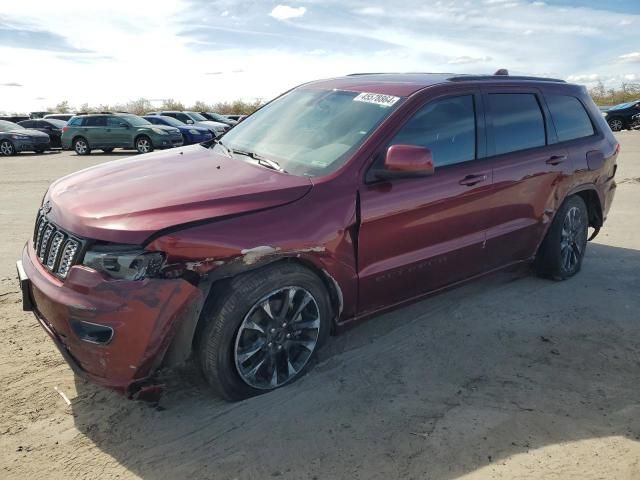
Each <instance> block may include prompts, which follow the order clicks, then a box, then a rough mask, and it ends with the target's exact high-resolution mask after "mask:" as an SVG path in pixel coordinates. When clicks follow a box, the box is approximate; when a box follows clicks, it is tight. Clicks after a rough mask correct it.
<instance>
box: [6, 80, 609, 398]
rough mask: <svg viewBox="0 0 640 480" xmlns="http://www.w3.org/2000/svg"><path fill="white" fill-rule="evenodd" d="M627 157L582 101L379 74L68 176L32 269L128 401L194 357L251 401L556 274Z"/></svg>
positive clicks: (216, 381)
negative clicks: (487, 284) (425, 316)
mask: <svg viewBox="0 0 640 480" xmlns="http://www.w3.org/2000/svg"><path fill="white" fill-rule="evenodd" d="M618 151H619V146H618V143H617V142H616V140H615V138H614V136H613V135H612V133H611V131H610V129H609V127H608V126H607V124H606V122H605V121H604V119H603V118H602V115H601V114H600V112H599V110H598V109H597V108H596V106H595V105H594V104H593V102H592V101H591V99H590V98H589V96H588V95H587V92H586V91H585V89H584V88H583V87H580V86H575V85H569V84H566V83H564V82H563V81H559V80H554V79H537V78H528V77H509V76H464V75H441V74H402V75H400V74H366V75H352V76H347V77H344V78H336V79H331V80H323V81H318V82H312V83H308V84H305V85H302V86H300V87H298V88H295V89H293V90H291V91H289V92H287V93H285V94H283V95H282V96H280V97H278V98H277V99H275V100H274V101H272V102H271V103H269V104H268V105H266V106H265V107H263V108H262V109H260V110H259V111H257V112H256V113H254V114H253V115H251V116H250V117H248V118H247V119H246V120H244V121H243V122H242V123H240V124H238V125H237V126H236V127H234V128H233V129H232V130H231V131H229V132H228V133H227V134H226V135H224V136H223V137H222V138H221V139H219V140H217V141H213V142H212V143H210V144H203V145H193V146H190V147H185V148H180V149H174V150H170V151H166V152H157V153H151V154H148V155H143V156H139V157H136V158H129V159H124V160H119V161H114V162H111V163H108V164H104V165H100V166H97V167H93V168H89V169H87V170H83V171H81V172H78V173H75V174H72V175H70V176H67V177H65V178H62V179H60V180H58V181H56V182H54V183H53V184H52V185H51V187H50V188H49V191H48V192H47V194H46V196H45V198H44V200H43V205H42V207H41V208H40V210H39V212H38V216H37V220H36V224H35V230H34V234H33V239H32V240H31V241H29V242H28V244H27V245H26V246H25V248H24V251H23V253H22V260H21V262H18V270H19V275H20V279H21V286H22V290H23V302H24V308H25V309H26V310H33V312H34V313H35V315H36V317H37V318H38V320H39V321H40V323H41V324H42V326H43V327H44V329H45V330H46V331H47V333H49V335H50V336H51V337H52V338H53V340H54V341H55V343H56V345H57V346H58V347H59V349H60V351H61V352H62V354H63V355H64V356H65V358H66V359H67V360H68V362H69V363H70V364H71V366H72V367H73V368H74V370H75V371H76V372H77V373H78V374H81V375H83V376H85V377H88V378H89V379H90V380H91V381H93V382H96V383H99V384H102V385H105V386H108V387H112V388H115V389H118V390H121V391H125V392H127V393H129V394H130V395H133V394H135V393H136V392H138V391H140V389H141V388H146V385H148V383H147V382H149V380H150V376H151V375H152V374H153V372H154V371H155V370H156V369H157V368H158V367H160V366H163V365H173V364H176V363H179V362H182V361H184V360H185V359H187V357H189V356H190V355H191V354H192V353H193V355H194V357H195V358H196V359H197V361H198V362H199V364H200V365H201V367H202V370H203V372H204V374H205V377H206V378H207V380H208V381H209V382H210V383H211V385H212V387H213V388H214V389H215V390H216V391H217V392H218V393H219V394H221V395H222V396H224V397H225V398H227V399H234V400H235V399H240V398H245V397H247V396H250V395H255V394H257V393H260V392H264V391H267V390H271V389H274V388H277V387H280V386H282V385H284V384H286V383H288V382H290V381H292V380H294V379H295V378H298V377H300V375H302V373H303V372H304V370H305V368H306V367H308V366H309V364H310V361H311V359H312V357H313V355H314V354H315V352H316V351H317V350H318V348H319V347H320V346H321V344H322V343H323V342H324V341H325V340H326V339H327V337H328V335H329V334H330V333H331V332H337V331H340V330H341V329H342V328H344V327H345V326H347V325H351V324H354V323H356V322H358V321H360V320H363V319H365V318H367V317H369V316H371V315H374V314H377V313H380V312H382V311H385V310H387V309H389V308H393V307H397V306H399V305H402V304H404V303H406V302H409V301H413V300H416V299H418V298H421V297H423V296H425V295H427V294H430V293H433V292H436V291H439V290H442V289H444V288H445V287H450V286H452V285H455V284H458V283H460V282H463V281H466V280H469V279H472V278H475V277H478V276H480V275H483V274H485V273H488V272H492V271H495V270H498V269H501V268H504V267H506V266H509V265H513V264H516V263H518V262H532V264H533V266H534V268H535V270H536V272H538V273H539V274H541V275H544V276H547V277H549V278H553V279H556V280H562V279H566V278H569V277H571V276H573V275H574V274H576V273H577V272H578V271H579V270H580V266H581V262H582V259H583V256H584V252H585V247H586V243H587V229H588V227H589V226H590V227H593V228H594V229H595V233H597V230H598V229H600V227H601V226H602V224H603V222H604V220H605V217H606V215H607V212H608V210H609V208H610V206H611V202H612V199H613V196H614V192H615V188H616V184H615V181H614V175H615V171H616V158H617V155H618Z"/></svg>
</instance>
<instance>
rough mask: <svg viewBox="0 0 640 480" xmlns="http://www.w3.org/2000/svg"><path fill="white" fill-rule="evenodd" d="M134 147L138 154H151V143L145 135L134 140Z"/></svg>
mask: <svg viewBox="0 0 640 480" xmlns="http://www.w3.org/2000/svg"><path fill="white" fill-rule="evenodd" d="M135 147H136V150H137V151H138V153H150V152H153V142H152V141H151V139H150V138H149V137H147V136H146V135H140V136H139V137H137V138H136V142H135Z"/></svg>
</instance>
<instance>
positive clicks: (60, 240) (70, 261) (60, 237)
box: [33, 210, 82, 278]
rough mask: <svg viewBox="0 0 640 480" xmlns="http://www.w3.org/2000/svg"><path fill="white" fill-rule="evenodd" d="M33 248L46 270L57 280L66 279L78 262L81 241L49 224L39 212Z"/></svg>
mask: <svg viewBox="0 0 640 480" xmlns="http://www.w3.org/2000/svg"><path fill="white" fill-rule="evenodd" d="M33 248H34V250H35V252H36V255H37V256H38V260H40V263H42V265H44V266H45V267H46V268H47V270H49V271H51V272H52V273H53V274H54V275H55V276H57V277H59V278H66V277H67V275H68V273H69V270H71V267H72V266H73V265H75V264H76V263H77V261H78V257H79V254H80V251H81V250H82V241H81V240H80V239H78V238H75V237H73V236H72V235H70V234H69V233H67V232H65V231H64V230H62V229H61V228H59V227H57V226H56V225H54V224H53V223H51V222H50V221H49V220H48V219H47V217H46V216H45V215H44V213H43V212H42V210H40V211H39V212H38V218H37V220H36V227H35V231H34V234H33Z"/></svg>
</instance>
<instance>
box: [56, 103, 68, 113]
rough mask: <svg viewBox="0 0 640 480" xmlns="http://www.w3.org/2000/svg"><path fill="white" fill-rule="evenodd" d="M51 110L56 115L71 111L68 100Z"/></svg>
mask: <svg viewBox="0 0 640 480" xmlns="http://www.w3.org/2000/svg"><path fill="white" fill-rule="evenodd" d="M53 110H54V111H56V112H58V113H69V112H70V111H71V107H70V106H69V101H68V100H63V101H61V102H60V103H58V104H57V105H56V106H55V107H53Z"/></svg>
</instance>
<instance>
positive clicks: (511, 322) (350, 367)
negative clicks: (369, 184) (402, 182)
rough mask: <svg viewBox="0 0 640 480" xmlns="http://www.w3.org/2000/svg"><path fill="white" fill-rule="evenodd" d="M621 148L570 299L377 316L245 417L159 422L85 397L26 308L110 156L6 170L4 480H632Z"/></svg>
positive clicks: (635, 171) (232, 409)
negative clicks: (49, 256)
mask: <svg viewBox="0 0 640 480" xmlns="http://www.w3.org/2000/svg"><path fill="white" fill-rule="evenodd" d="M618 137H619V139H620V142H621V144H622V155H621V158H620V160H619V165H620V166H619V169H618V176H617V177H618V181H619V186H618V192H617V197H616V199H615V202H614V205H613V209H612V211H611V214H610V217H609V220H608V223H607V225H606V227H605V228H604V230H603V231H602V232H601V234H600V236H599V237H598V238H597V239H596V240H595V241H594V242H592V243H591V244H590V246H589V248H588V250H587V258H586V259H585V262H584V268H583V271H582V272H581V273H580V274H579V275H578V276H577V277H575V278H574V279H572V280H569V281H567V282H563V283H555V282H551V281H547V280H541V279H538V278H535V277H534V276H532V275H531V274H529V273H528V271H527V270H526V269H523V270H522V271H518V272H508V273H501V274H498V275H494V276H492V277H488V278H485V279H483V280H479V281H476V282H473V283H470V284H468V285H466V286H464V287H461V288H457V289H455V290H452V291H449V292H447V293H445V294H442V295H438V296H435V297H432V298H430V299H427V300H425V301H422V302H420V303H417V304H414V305H412V306H409V307H406V308H404V309H401V310H398V311H395V312H394V313H391V314H387V315H383V316H380V317H378V318H375V319H373V320H371V321H369V322H368V323H366V324H363V325H362V326H360V327H357V328H355V329H353V330H351V331H349V332H348V333H346V334H344V335H342V336H340V337H335V338H332V339H331V341H330V342H329V344H328V345H327V346H326V348H325V349H324V350H323V351H321V355H320V359H319V362H318V364H317V365H316V366H315V368H313V369H312V370H311V371H310V372H309V374H307V375H306V376H305V377H304V378H302V379H301V380H300V381H298V382H296V383H295V384H293V385H290V386H287V387H286V388H283V389H281V390H278V391H276V392H273V393H270V394H267V395H263V396H261V397H258V398H254V399H251V400H247V401H244V402H240V403H235V404H230V403H224V402H222V401H221V400H218V399H216V398H215V397H213V396H212V395H211V394H210V393H209V392H208V390H207V389H206V387H204V386H203V385H202V384H201V383H200V379H199V377H198V374H197V373H195V371H194V370H192V369H189V368H185V369H182V370H180V371H176V372H172V373H168V374H166V375H165V377H166V382H167V384H168V390H167V392H166V394H165V395H164V396H163V398H162V400H161V401H160V404H159V406H158V407H152V406H149V405H148V404H143V403H138V402H133V401H129V400H126V399H125V398H123V397H121V396H118V395H117V394H114V393H112V392H110V391H107V390H103V389H101V388H97V387H94V386H92V385H89V384H87V383H85V382H84V381H82V380H79V379H76V378H74V375H73V374H72V372H71V370H70V368H69V367H67V365H66V364H65V363H64V361H63V360H62V357H61V356H60V354H59V353H58V352H57V351H56V349H55V347H54V346H53V343H52V342H51V341H50V340H49V338H48V337H47V336H46V334H45V332H44V331H43V330H42V329H41V328H40V326H39V325H38V324H37V323H36V321H35V320H34V318H33V317H32V316H31V314H29V313H24V312H22V311H21V308H20V304H19V295H18V287H17V284H16V280H15V270H14V269H15V267H14V261H15V259H17V258H18V255H19V252H20V249H21V246H22V244H23V243H24V242H25V241H26V240H27V239H28V238H29V236H30V235H31V234H32V229H33V222H34V219H35V214H36V209H37V207H38V205H39V202H40V199H41V198H42V195H43V193H44V190H45V189H46V187H47V185H48V183H49V182H51V181H52V180H53V179H55V178H57V177H59V176H62V175H64V174H66V173H69V172H72V171H74V170H78V169H80V168H83V167H85V166H89V165H93V164H96V163H98V162H103V161H108V160H111V159H113V158H115V157H116V155H104V154H100V153H98V154H95V155H92V156H91V157H89V158H87V157H76V156H75V155H73V154H70V153H52V154H47V155H41V156H37V155H26V154H22V155H19V156H17V157H13V158H0V226H1V227H2V230H1V231H2V236H1V237H0V238H1V239H2V240H1V241H0V378H1V379H2V383H1V385H0V478H3V479H25V478H34V479H36V478H49V479H58V478H60V479H62V478H64V479H76V478H90V479H94V478H101V479H106V478H121V479H129V478H145V479H151V480H153V479H173V478H176V479H177V478H194V479H196V478H197V479H200V478H208V479H254V478H255V479H263V478H271V477H274V478H285V479H338V478H344V479H367V480H368V479H385V480H388V479H394V478H410V479H433V480H445V479H465V480H470V479H543V478H544V479H574V478H575V479H580V480H584V479H616V480H622V479H635V480H637V479H638V478H640V442H639V440H640V402H639V396H640V394H639V390H638V382H639V380H640V295H639V293H638V292H640V215H638V206H639V205H640V132H634V133H631V132H623V133H621V134H619V135H618ZM120 156H121V155H120ZM55 388H57V389H58V390H60V391H61V392H64V393H65V394H66V395H67V396H68V397H69V399H70V400H71V405H70V406H68V405H67V404H66V403H65V401H64V400H63V398H62V397H61V396H60V395H59V394H58V392H57V391H56V390H55Z"/></svg>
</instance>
